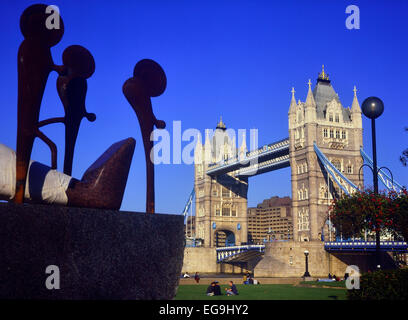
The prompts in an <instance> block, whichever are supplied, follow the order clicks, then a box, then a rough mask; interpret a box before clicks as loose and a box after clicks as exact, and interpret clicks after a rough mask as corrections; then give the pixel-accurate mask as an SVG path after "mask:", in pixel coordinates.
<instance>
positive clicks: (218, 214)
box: [215, 205, 221, 216]
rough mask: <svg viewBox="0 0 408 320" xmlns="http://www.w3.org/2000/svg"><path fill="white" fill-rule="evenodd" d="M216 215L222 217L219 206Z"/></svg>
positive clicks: (216, 207)
mask: <svg viewBox="0 0 408 320" xmlns="http://www.w3.org/2000/svg"><path fill="white" fill-rule="evenodd" d="M215 215H216V216H220V215H221V212H220V207H219V206H218V205H217V206H215Z"/></svg>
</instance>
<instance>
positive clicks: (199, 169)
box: [197, 164, 203, 179]
mask: <svg viewBox="0 0 408 320" xmlns="http://www.w3.org/2000/svg"><path fill="white" fill-rule="evenodd" d="M197 177H198V179H202V178H203V165H202V164H199V165H197Z"/></svg>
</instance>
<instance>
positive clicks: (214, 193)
mask: <svg viewBox="0 0 408 320" xmlns="http://www.w3.org/2000/svg"><path fill="white" fill-rule="evenodd" d="M213 188H214V189H213V192H212V195H213V196H214V197H217V196H218V190H217V187H213Z"/></svg>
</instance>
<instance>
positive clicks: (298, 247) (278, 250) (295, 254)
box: [254, 241, 391, 278]
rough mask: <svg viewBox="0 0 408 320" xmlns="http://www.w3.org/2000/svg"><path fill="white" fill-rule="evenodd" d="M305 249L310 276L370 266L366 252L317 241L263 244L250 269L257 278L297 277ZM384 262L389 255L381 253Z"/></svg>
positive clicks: (371, 257)
mask: <svg viewBox="0 0 408 320" xmlns="http://www.w3.org/2000/svg"><path fill="white" fill-rule="evenodd" d="M305 250H308V251H309V257H308V260H309V273H310V275H311V276H312V277H319V278H321V277H327V276H328V274H329V272H330V273H331V274H335V275H337V276H340V277H343V276H344V273H345V271H346V268H347V266H348V265H357V266H358V267H359V268H360V270H361V271H362V272H364V271H367V270H368V269H369V268H370V266H372V265H373V262H374V261H373V259H374V255H373V254H370V253H336V254H330V253H328V252H326V251H325V250H324V244H323V242H321V241H308V242H297V241H296V242H294V241H291V242H275V243H270V244H267V246H266V248H265V256H264V258H263V259H262V260H261V261H260V262H259V263H258V264H257V265H256V267H255V269H254V273H255V276H257V277H301V276H302V275H303V274H304V272H305V255H304V251H305ZM383 259H384V265H387V266H390V265H391V261H390V257H389V256H388V255H386V254H384V255H383Z"/></svg>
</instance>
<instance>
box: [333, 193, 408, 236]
mask: <svg viewBox="0 0 408 320" xmlns="http://www.w3.org/2000/svg"><path fill="white" fill-rule="evenodd" d="M329 210H331V220H332V222H333V224H334V226H335V227H336V229H337V230H338V231H340V232H341V233H342V234H343V236H344V237H346V238H349V237H362V236H363V234H364V232H365V231H372V232H375V231H377V230H378V231H380V232H381V233H383V234H385V233H391V234H393V235H394V236H397V237H399V238H400V237H402V238H404V239H405V241H408V192H407V190H405V189H404V190H402V192H401V193H396V192H395V191H391V192H389V193H388V194H386V193H384V192H382V193H379V194H375V193H374V192H373V191H372V190H368V191H362V192H355V193H353V194H351V195H343V196H342V197H340V198H339V199H336V200H334V201H333V204H332V206H331V207H330V208H329Z"/></svg>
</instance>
